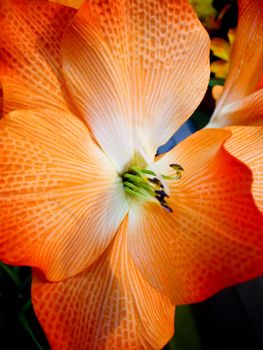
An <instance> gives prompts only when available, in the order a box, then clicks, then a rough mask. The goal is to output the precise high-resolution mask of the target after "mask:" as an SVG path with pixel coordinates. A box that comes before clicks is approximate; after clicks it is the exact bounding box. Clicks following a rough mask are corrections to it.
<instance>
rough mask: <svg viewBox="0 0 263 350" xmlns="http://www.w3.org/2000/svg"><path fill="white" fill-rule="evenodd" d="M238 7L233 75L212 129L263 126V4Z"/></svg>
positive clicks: (244, 2)
mask: <svg viewBox="0 0 263 350" xmlns="http://www.w3.org/2000/svg"><path fill="white" fill-rule="evenodd" d="M238 4H239V18H238V27H237V32H236V38H235V42H234V44H233V49H232V51H231V57H230V68H229V73H228V76H227V80H226V83H225V85H224V90H223V92H222V95H221V97H220V98H219V100H218V101H217V105H216V109H215V111H214V113H213V116H212V118H211V121H210V124H209V126H210V127H222V126H226V125H259V124H260V125H262V124H263V87H262V78H263V36H262V32H263V21H262V16H263V5H262V1H261V0H255V1H248V0H240V1H239V3H238Z"/></svg>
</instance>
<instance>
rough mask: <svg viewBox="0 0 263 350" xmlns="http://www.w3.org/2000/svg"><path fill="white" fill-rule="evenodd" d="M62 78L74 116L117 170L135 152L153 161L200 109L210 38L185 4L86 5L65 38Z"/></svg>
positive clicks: (138, 0) (124, 0)
mask: <svg viewBox="0 0 263 350" xmlns="http://www.w3.org/2000/svg"><path fill="white" fill-rule="evenodd" d="M63 72H64V75H65V78H66V81H67V84H68V87H69V90H70V93H71V95H72V99H74V101H75V102H76V104H77V106H78V109H79V111H80V114H81V115H82V117H83V118H84V119H85V120H86V121H87V122H88V124H89V126H90V128H91V130H92V132H93V134H94V135H95V137H96V138H97V140H98V142H99V143H100V145H101V147H102V148H103V150H104V151H105V152H107V153H108V154H109V155H110V156H111V157H112V158H114V159H117V161H118V164H119V168H120V169H123V167H124V166H125V165H126V164H127V162H128V161H130V159H131V157H132V155H133V150H134V149H136V148H140V147H142V148H144V149H145V151H146V152H147V153H148V154H149V157H150V158H152V159H153V157H154V154H155V152H156V149H157V147H158V146H160V145H161V144H163V143H165V142H166V141H167V140H168V138H169V137H170V136H172V134H173V133H174V132H175V130H176V129H178V128H179V127H180V126H181V125H182V124H183V122H184V121H185V120H186V119H187V118H188V117H189V116H190V115H191V113H192V112H193V111H194V109H195V108H196V107H197V105H198V104H199V103H200V101H201V99H202V97H203V95H204V93H205V91H206V88H207V84H208V79H209V38H208V35H207V33H206V31H205V30H204V28H203V27H202V25H201V24H200V22H199V20H198V19H197V17H196V15H195V14H194V12H193V9H192V8H191V6H190V5H189V4H188V1H186V0H179V1H168V0H165V1H160V0H154V1H153V0H143V1H142V0H133V1H130V0H110V1H100V2H97V1H89V2H87V3H85V4H84V5H83V6H82V7H81V8H80V10H79V11H78V14H77V15H76V16H75V17H74V20H73V22H72V24H71V25H70V26H69V28H68V30H67V33H66V35H65V38H64V44H63ZM120 144H121V145H122V147H120ZM138 145H139V146H138Z"/></svg>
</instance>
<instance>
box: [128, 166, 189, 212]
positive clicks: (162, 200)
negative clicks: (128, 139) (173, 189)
mask: <svg viewBox="0 0 263 350" xmlns="http://www.w3.org/2000/svg"><path fill="white" fill-rule="evenodd" d="M170 167H171V168H173V170H175V175H174V176H167V175H162V178H163V179H166V180H173V181H174V180H178V179H180V178H181V177H182V172H183V168H182V167H181V166H180V165H179V164H170ZM122 181H123V186H124V189H125V191H126V193H128V194H129V195H132V196H135V197H139V198H142V199H154V200H155V201H157V202H159V204H160V205H161V206H162V207H163V208H164V209H165V210H167V211H168V212H172V211H173V210H172V208H170V207H169V205H168V203H167V201H166V198H169V196H168V194H167V193H166V192H165V191H164V186H163V184H162V182H161V181H160V180H159V179H158V177H157V175H156V173H155V172H154V171H152V170H148V169H141V168H138V167H136V166H132V167H130V169H129V170H128V171H127V172H125V173H124V174H123V175H122Z"/></svg>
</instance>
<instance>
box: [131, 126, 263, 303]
mask: <svg viewBox="0 0 263 350" xmlns="http://www.w3.org/2000/svg"><path fill="white" fill-rule="evenodd" d="M229 135H230V132H229V131H226V130H223V129H211V130H203V131H199V132H197V133H195V134H194V135H192V136H190V137H189V138H187V139H186V140H184V141H183V142H181V143H180V144H179V145H177V146H176V147H175V148H174V149H173V150H172V151H170V152H169V153H168V154H166V155H165V156H163V157H162V159H161V160H159V161H157V162H156V167H157V168H158V169H159V171H160V173H162V174H168V175H172V172H173V170H172V169H171V168H170V167H169V164H171V163H178V164H180V165H181V166H182V167H183V168H184V169H185V170H184V172H183V177H182V179H181V180H180V181H175V182H172V181H171V183H170V190H171V193H170V198H168V199H167V201H168V203H169V205H170V207H171V208H172V209H173V213H168V212H166V211H165V210H164V209H163V208H161V206H159V205H158V204H154V203H148V204H146V205H144V206H143V207H140V206H135V207H134V208H132V209H131V210H130V212H129V229H128V250H129V252H130V254H131V256H132V258H133V260H134V262H135V264H136V266H137V268H138V269H139V270H140V271H141V273H142V274H143V276H144V277H145V278H146V279H147V280H148V282H150V283H151V284H152V285H153V286H154V287H155V288H158V290H160V291H161V292H163V293H164V294H165V295H167V296H169V297H170V298H171V300H172V301H173V302H174V303H175V304H178V303H179V304H181V303H190V302H197V301H200V300H203V299H205V298H207V297H209V296H211V295H212V294H213V293H216V292H218V291H219V290H221V289H223V288H225V287H228V286H230V285H233V284H235V283H239V282H243V281H245V280H247V279H250V278H253V277H255V276H258V275H262V273H263V217H262V215H260V212H259V211H258V209H257V207H256V206H255V203H254V201H253V198H252V196H251V193H250V192H251V183H252V177H251V173H250V171H249V169H248V168H247V167H246V166H245V165H244V164H242V163H241V162H239V161H238V160H236V159H235V158H234V157H232V156H231V155H230V154H229V153H228V152H227V151H226V150H225V149H224V147H223V144H224V142H225V140H226V139H227V138H228V137H229Z"/></svg>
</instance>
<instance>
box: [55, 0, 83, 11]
mask: <svg viewBox="0 0 263 350" xmlns="http://www.w3.org/2000/svg"><path fill="white" fill-rule="evenodd" d="M49 1H50V2H57V3H59V4H62V5H65V6H70V7H74V8H75V9H79V8H80V6H81V5H82V4H83V2H84V1H85V0H49Z"/></svg>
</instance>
